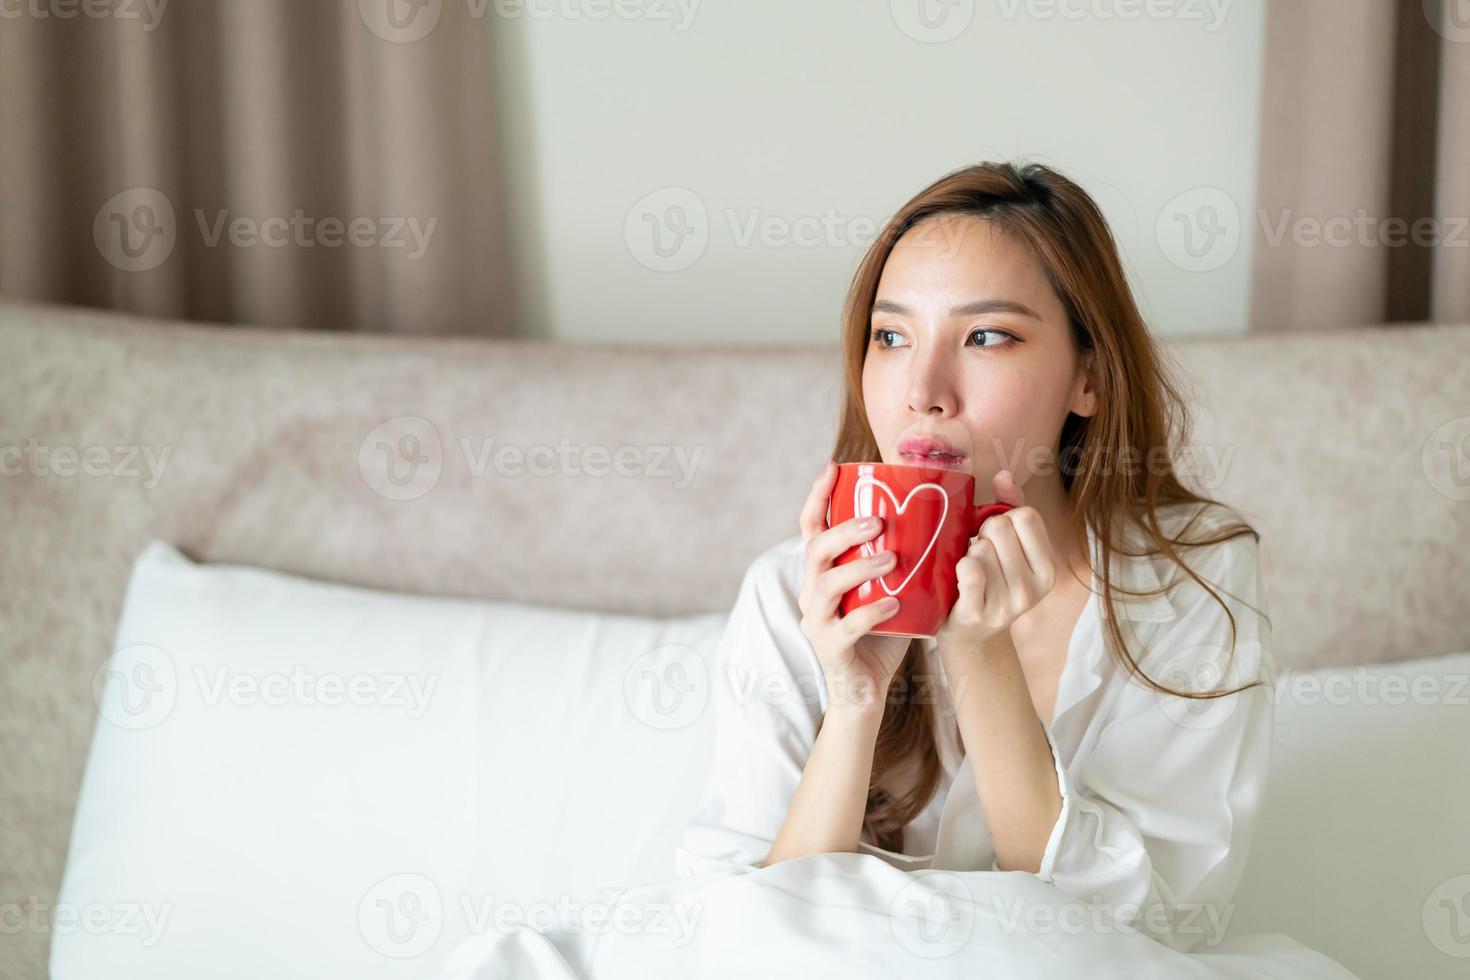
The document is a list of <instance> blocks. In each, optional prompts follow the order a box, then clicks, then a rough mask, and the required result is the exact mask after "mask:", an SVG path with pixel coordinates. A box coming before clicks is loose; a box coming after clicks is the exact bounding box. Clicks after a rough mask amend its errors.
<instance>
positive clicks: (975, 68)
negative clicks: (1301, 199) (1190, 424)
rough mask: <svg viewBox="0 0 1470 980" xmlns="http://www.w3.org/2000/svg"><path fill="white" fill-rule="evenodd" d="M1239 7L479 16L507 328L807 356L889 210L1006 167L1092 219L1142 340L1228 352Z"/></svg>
mask: <svg viewBox="0 0 1470 980" xmlns="http://www.w3.org/2000/svg"><path fill="white" fill-rule="evenodd" d="M451 2H452V0H451ZM470 2H473V0H470ZM1264 2H1265V0H892V2H890V0H498V2H497V0H490V3H489V7H488V8H487V9H488V11H489V13H488V15H487V20H488V21H489V24H488V27H489V29H490V31H491V35H492V43H493V45H494V49H495V53H496V57H497V64H498V70H499V72H500V74H501V79H500V92H501V96H502V111H503V113H504V118H503V126H504V131H505V132H506V133H507V139H508V141H509V142H508V145H507V152H508V154H509V159H508V161H507V166H508V176H507V179H508V182H509V187H508V190H509V192H510V196H511V202H512V217H513V223H514V227H513V229H512V230H513V233H514V235H515V239H516V241H517V243H518V248H517V254H518V259H517V261H518V268H517V270H516V272H517V280H518V283H519V287H520V289H521V296H520V299H519V303H518V305H519V307H520V310H521V315H522V322H523V323H524V324H526V331H527V332H528V333H531V334H533V335H539V336H548V337H554V338H558V339H565V340H573V341H575V340H588V341H592V340H626V341H633V342H674V343H710V342H724V343H736V344H758V343H773V342H774V343H814V342H816V343H820V342H832V341H834V340H835V338H836V330H837V321H838V315H839V311H840V309H841V303H842V299H843V296H844V294H845V291H846V288H847V285H848V282H849V281H850V279H851V276H852V273H853V270H854V269H855V267H856V264H857V261H858V259H859V257H860V256H861V253H862V249H863V246H864V245H865V244H866V243H867V242H868V241H869V240H870V239H871V237H872V236H873V234H874V232H875V231H876V229H877V228H878V227H880V226H881V223H882V221H883V220H884V218H885V217H886V216H887V215H888V214H890V213H891V212H892V211H894V210H895V209H896V208H897V207H899V206H900V205H901V204H902V203H903V201H904V200H906V199H907V198H908V197H909V196H911V195H912V194H913V193H914V192H916V191H918V190H919V189H920V188H921V187H923V186H924V185H925V184H927V183H928V182H929V181H931V180H933V179H934V178H935V177H937V176H939V175H940V174H942V173H944V172H946V171H949V170H952V169H954V168H956V167H959V166H963V165H965V164H967V163H971V162H975V161H979V160H985V159H1015V158H1018V157H1025V158H1028V159H1034V160H1039V161H1041V162H1044V163H1048V164H1050V165H1052V166H1054V167H1057V168H1059V169H1061V170H1062V171H1063V172H1065V173H1067V174H1069V175H1070V176H1072V177H1073V178H1075V179H1077V180H1078V181H1079V182H1080V183H1082V184H1083V185H1084V186H1085V187H1087V188H1088V190H1089V191H1090V192H1092V193H1093V194H1094V195H1095V196H1096V197H1097V199H1098V201H1099V203H1100V204H1101V206H1102V207H1103V209H1104V211H1105V212H1106V213H1107V215H1108V218H1109V220H1110V222H1111V223H1112V225H1113V228H1114V232H1115V234H1116V235H1117V236H1118V238H1119V241H1120V244H1121V246H1122V248H1123V250H1124V252H1125V260H1126V261H1127V263H1128V266H1129V270H1130V275H1132V277H1133V279H1134V283H1135V286H1136V288H1137V289H1138V291H1139V298H1140V301H1141V302H1142V304H1143V306H1144V309H1145V313H1146V314H1147V315H1148V316H1149V318H1150V323H1151V324H1152V326H1153V327H1154V329H1155V330H1156V331H1157V332H1159V333H1161V334H1180V333H1188V332H1212V333H1213V332H1239V331H1242V330H1243V329H1244V326H1245V323H1246V317H1247V310H1248V288H1249V270H1250V258H1251V257H1250V254H1249V252H1250V239H1251V236H1250V235H1249V234H1244V235H1243V234H1242V233H1241V231H1242V229H1241V227H1240V223H1239V217H1237V216H1233V215H1232V214H1231V210H1232V209H1234V211H1235V212H1237V214H1238V215H1239V216H1246V219H1247V220H1248V216H1249V214H1250V213H1251V210H1252V208H1251V202H1252V201H1253V198H1254V185H1255V160H1256V146H1257V139H1256V132H1257V122H1258V117H1259V104H1258V101H1259V94H1260V77H1261V71H1260V67H1261V57H1262V38H1263V21H1264V12H1263V9H1262V8H1263V4H1264ZM680 3H682V4H683V5H684V6H683V8H682V9H681V8H680V6H679V4H680ZM921 4H926V5H927V9H928V10H929V12H930V13H931V14H932V15H935V16H936V17H937V18H938V19H937V20H931V21H930V23H934V24H937V25H938V26H937V27H935V28H934V30H933V32H930V31H929V29H928V28H926V27H925V25H924V22H922V21H920V20H919V19H917V14H918V8H919V6H920V5H921ZM618 11H623V12H624V13H623V15H621V16H620V15H619V13H618ZM598 12H601V13H603V14H604V15H605V16H600V17H599V16H594V15H595V14H597V13H598ZM945 18H947V19H945ZM946 34H953V35H954V36H953V37H950V38H949V39H947V40H944V39H942V38H943V37H944V36H945V35H946ZM926 38H927V40H926ZM1206 188H1208V189H1209V190H1204V189H1206ZM1181 194H1182V195H1185V196H1184V197H1183V198H1181V197H1180V195H1181ZM650 195H651V196H650ZM1176 210H1177V211H1181V213H1183V214H1184V216H1185V218H1186V219H1188V220H1189V221H1193V222H1195V223H1196V224H1195V227H1194V228H1193V231H1194V234H1195V235H1196V236H1199V237H1196V239H1195V241H1196V243H1197V244H1199V245H1201V246H1203V245H1204V244H1206V243H1211V247H1210V248H1209V249H1208V251H1206V252H1205V253H1204V254H1202V255H1196V256H1194V257H1191V256H1190V253H1189V252H1188V251H1186V250H1185V248H1184V240H1183V237H1182V236H1183V234H1184V225H1183V224H1181V223H1180V222H1179V221H1177V220H1175V216H1174V214H1173V212H1174V211H1176ZM681 215H682V216H684V217H686V218H687V220H686V221H684V222H683V223H682V224H683V225H684V226H686V227H688V228H690V229H692V232H691V233H690V234H687V235H685V236H684V237H683V238H682V239H676V238H674V237H672V231H671V226H670V225H669V224H668V222H670V221H673V220H675V219H678V218H680V217H681ZM763 221H764V222H766V225H765V227H766V229H767V230H766V231H765V232H764V233H762V231H761V230H760V228H759V226H757V227H756V228H755V230H754V233H753V237H750V238H748V239H745V238H743V237H742V236H745V235H748V234H751V233H752V222H758V223H759V222H763ZM659 222H663V234H664V239H663V241H664V244H665V246H667V247H669V248H672V249H673V250H672V253H671V254H670V255H668V256H667V257H665V256H661V255H660V254H659V253H658V252H657V251H656V250H655V249H654V247H653V237H652V232H653V228H654V226H655V224H656V223H659ZM1200 222H1204V223H1205V224H1200ZM1206 225H1208V227H1206ZM1210 228H1217V229H1219V231H1217V232H1214V233H1212V235H1211V237H1204V236H1205V235H1206V234H1207V233H1209V229H1210ZM803 236H805V237H803ZM797 238H801V242H798V241H796V240H795V239H797ZM676 241H682V245H680V246H678V247H677V248H673V245H674V242H676ZM663 266H668V267H669V268H663Z"/></svg>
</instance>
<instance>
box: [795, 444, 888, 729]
mask: <svg viewBox="0 0 1470 980" xmlns="http://www.w3.org/2000/svg"><path fill="white" fill-rule="evenodd" d="M836 483H837V465H836V464H835V463H832V462H829V463H828V464H827V465H826V467H824V468H823V470H822V472H821V474H820V475H819V476H818V477H817V480H816V482H815V483H813V484H812V490H811V493H810V495H808V497H807V499H806V505H805V506H804V507H802V510H801V536H802V539H803V540H804V541H805V542H806V575H805V579H804V580H803V582H802V586H801V597H800V605H801V631H802V633H803V634H805V636H806V638H807V639H808V640H809V641H810V642H811V645H812V649H813V650H815V651H816V654H817V660H818V661H819V662H820V663H821V665H822V672H823V674H824V675H825V676H826V680H827V691H828V695H829V701H830V703H831V704H832V705H838V704H843V705H847V706H849V707H854V708H862V709H877V710H879V711H881V710H882V707H883V704H884V701H885V698H886V696H887V693H888V685H889V683H890V682H891V681H892V680H893V675H894V673H895V672H896V671H897V670H898V666H899V664H900V663H902V661H903V656H904V652H905V651H906V650H907V649H908V645H909V638H908V637H906V636H874V635H870V634H869V631H870V630H872V629H873V628H874V627H876V626H877V625H878V624H879V623H881V622H883V621H884V620H885V619H889V618H891V617H892V616H893V614H894V613H896V612H898V607H899V602H898V599H897V598H895V597H893V596H885V597H884V598H882V599H880V600H879V601H877V602H874V603H870V604H868V605H865V606H860V607H859V608H857V609H854V610H853V611H852V612H850V613H848V614H847V615H846V616H841V617H839V616H838V615H837V606H838V603H839V602H840V601H841V599H842V596H843V594H844V593H845V592H848V591H849V590H851V589H855V588H857V587H858V586H859V585H861V584H862V583H863V582H866V581H867V580H868V579H871V578H876V577H878V576H880V575H886V574H888V572H890V571H892V569H893V565H894V555H893V552H891V551H883V552H878V553H877V554H876V555H874V556H873V557H872V558H859V559H857V560H856V561H851V562H848V563H847V564H844V565H837V566H835V567H834V566H833V564H832V563H833V562H834V561H835V560H836V559H837V556H839V555H841V554H842V553H843V552H845V551H847V550H848V549H849V548H852V547H854V546H855V545H859V544H862V543H863V542H864V541H870V540H872V539H873V538H875V537H877V535H878V533H879V532H880V531H881V530H882V521H881V520H880V519H879V518H876V517H873V518H856V517H855V518H853V519H851V520H847V521H843V522H842V523H841V524H838V525H836V526H835V527H830V528H829V527H827V519H826V515H827V502H828V500H829V499H830V497H831V495H832V488H833V486H835V485H836ZM864 520H869V521H871V522H872V523H871V525H865V524H864V523H863V522H864Z"/></svg>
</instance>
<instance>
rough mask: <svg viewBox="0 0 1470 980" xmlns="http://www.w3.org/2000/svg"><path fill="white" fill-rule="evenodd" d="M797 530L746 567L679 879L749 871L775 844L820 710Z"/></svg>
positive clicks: (720, 668)
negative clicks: (805, 625)
mask: <svg viewBox="0 0 1470 980" xmlns="http://www.w3.org/2000/svg"><path fill="white" fill-rule="evenodd" d="M804 555H805V551H804V546H803V544H802V541H801V538H800V537H795V538H791V539H788V540H786V541H783V542H781V543H780V544H777V545H775V546H774V547H772V548H770V549H769V550H767V551H766V552H765V553H763V554H761V555H760V556H758V557H757V558H756V559H755V561H753V562H752V563H751V564H750V567H749V568H748V569H747V570H746V573H745V576H744V579H743V581H742V582H741V585H740V591H739V593H738V595H737V596H736V599H735V605H734V607H733V608H732V609H731V611H730V615H729V618H728V620H727V621H726V625H725V630H724V633H723V634H722V635H721V637H720V641H719V644H718V645H717V648H716V656H715V665H714V670H713V673H712V675H711V677H710V685H711V690H710V707H711V708H712V709H713V711H714V724H713V728H714V747H713V750H712V755H711V758H710V762H709V768H708V771H707V773H706V776H705V782H704V789H703V791H702V793H701V796H700V802H699V805H698V807H697V809H696V811H695V814H694V816H693V817H692V818H691V820H690V822H689V823H688V824H687V825H686V827H685V829H684V833H683V836H682V839H681V842H680V844H679V846H678V847H677V848H676V849H675V852H674V865H675V870H676V872H677V874H678V875H679V876H680V877H686V876H688V875H692V874H699V873H702V872H705V871H710V870H716V869H723V870H752V869H754V868H755V867H756V866H757V865H758V864H759V862H760V861H761V860H763V859H764V858H765V856H766V854H767V853H769V851H770V849H771V845H772V844H773V843H774V842H775V839H776V834H777V833H778V832H779V831H780V829H781V825H782V823H783V822H784V821H785V819H786V813H787V810H788V809H789V807H790V805H791V799H792V797H793V796H794V795H795V793H796V786H797V784H798V783H799V782H800V780H801V774H802V770H803V769H804V768H805V766H806V761H807V758H808V757H809V756H810V755H811V750H812V746H813V745H814V744H815V742H816V732H817V724H818V721H819V720H820V719H821V717H822V715H823V713H824V712H825V711H826V700H827V691H826V684H825V682H824V680H823V677H822V671H821V665H820V663H819V662H818V661H817V656H816V652H815V651H814V650H813V649H812V646H811V643H810V642H809V641H808V640H807V638H806V636H805V634H803V633H802V632H801V627H800V622H801V608H800V605H799V603H798V598H799V596H800V590H801V576H802V564H803V560H804Z"/></svg>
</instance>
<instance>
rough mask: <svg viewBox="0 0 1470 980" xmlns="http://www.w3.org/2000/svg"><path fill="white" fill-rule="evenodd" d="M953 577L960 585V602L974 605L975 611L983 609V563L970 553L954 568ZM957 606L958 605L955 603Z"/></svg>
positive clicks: (978, 557)
mask: <svg viewBox="0 0 1470 980" xmlns="http://www.w3.org/2000/svg"><path fill="white" fill-rule="evenodd" d="M954 571H955V577H956V578H957V579H958V580H959V583H960V599H959V601H960V602H965V603H970V604H972V605H974V606H975V607H976V609H977V611H982V612H983V611H984V608H985V563H984V562H982V561H981V560H980V556H979V555H978V554H977V553H975V551H973V550H972V551H971V552H970V553H969V554H967V555H965V557H963V558H961V559H960V560H959V563H958V564H956V565H955V567H954ZM956 605H958V603H956Z"/></svg>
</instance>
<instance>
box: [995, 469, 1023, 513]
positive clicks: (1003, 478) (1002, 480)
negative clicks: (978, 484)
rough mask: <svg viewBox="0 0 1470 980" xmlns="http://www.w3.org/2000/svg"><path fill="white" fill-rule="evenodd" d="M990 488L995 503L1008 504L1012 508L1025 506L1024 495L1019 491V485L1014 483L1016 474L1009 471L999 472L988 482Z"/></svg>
mask: <svg viewBox="0 0 1470 980" xmlns="http://www.w3.org/2000/svg"><path fill="white" fill-rule="evenodd" d="M990 486H991V489H993V490H994V491H995V500H996V502H997V503H1002V504H1010V505H1011V506H1012V507H1025V506H1026V494H1025V493H1023V492H1022V491H1021V485H1020V484H1019V483H1017V482H1016V474H1014V473H1012V472H1011V471H1010V470H1001V471H1000V472H999V473H997V474H995V477H994V478H993V479H992V480H991V481H990Z"/></svg>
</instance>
